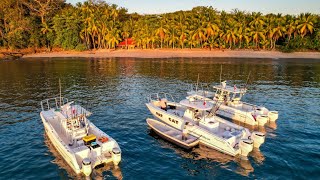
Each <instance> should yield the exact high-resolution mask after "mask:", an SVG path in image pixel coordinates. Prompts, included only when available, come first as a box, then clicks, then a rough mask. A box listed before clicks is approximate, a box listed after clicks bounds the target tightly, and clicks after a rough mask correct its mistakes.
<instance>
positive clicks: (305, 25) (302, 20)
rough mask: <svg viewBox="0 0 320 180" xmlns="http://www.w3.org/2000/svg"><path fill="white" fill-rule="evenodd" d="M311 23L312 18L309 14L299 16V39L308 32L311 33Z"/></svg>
mask: <svg viewBox="0 0 320 180" xmlns="http://www.w3.org/2000/svg"><path fill="white" fill-rule="evenodd" d="M313 21H314V18H313V16H312V15H311V14H310V13H306V14H300V15H299V17H298V20H297V24H298V26H297V29H298V30H299V33H300V35H301V37H302V38H303V37H304V36H305V35H306V34H307V33H308V32H309V33H311V34H312V33H313V28H314V27H313Z"/></svg>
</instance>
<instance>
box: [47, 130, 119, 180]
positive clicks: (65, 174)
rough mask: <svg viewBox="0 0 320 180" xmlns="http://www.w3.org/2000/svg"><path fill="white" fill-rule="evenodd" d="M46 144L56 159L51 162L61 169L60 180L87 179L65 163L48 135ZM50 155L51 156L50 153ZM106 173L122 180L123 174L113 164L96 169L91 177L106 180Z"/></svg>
mask: <svg viewBox="0 0 320 180" xmlns="http://www.w3.org/2000/svg"><path fill="white" fill-rule="evenodd" d="M44 143H45V145H46V146H47V147H48V149H49V151H50V153H52V155H53V157H54V159H53V160H52V161H51V162H52V163H54V164H57V165H58V167H59V176H60V179H86V177H85V176H83V175H82V174H76V173H75V172H74V171H73V170H72V168H71V167H70V166H68V164H67V163H66V162H65V160H64V159H63V158H62V157H61V155H60V154H59V152H58V151H57V150H56V149H55V147H54V146H53V145H52V143H51V142H50V140H49V139H48V136H47V134H44ZM48 155H50V154H49V153H48ZM106 171H109V172H110V171H111V174H112V176H113V177H114V178H116V179H119V180H122V172H121V169H120V167H117V168H115V167H114V165H113V164H112V163H110V164H106V165H104V166H103V167H100V168H96V169H94V170H93V172H92V174H91V175H90V176H91V178H92V179H105V178H107V177H105V176H104V172H106ZM107 176H109V175H107ZM109 178H110V177H109Z"/></svg>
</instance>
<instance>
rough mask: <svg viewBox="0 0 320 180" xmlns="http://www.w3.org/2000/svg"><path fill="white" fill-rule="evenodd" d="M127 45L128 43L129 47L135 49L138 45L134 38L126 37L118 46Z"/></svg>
mask: <svg viewBox="0 0 320 180" xmlns="http://www.w3.org/2000/svg"><path fill="white" fill-rule="evenodd" d="M126 41H127V42H126ZM126 45H128V48H129V49H133V48H134V47H135V46H136V44H135V42H134V40H133V39H132V38H128V39H125V40H124V41H122V42H120V43H119V44H118V45H117V46H118V47H121V48H125V47H126Z"/></svg>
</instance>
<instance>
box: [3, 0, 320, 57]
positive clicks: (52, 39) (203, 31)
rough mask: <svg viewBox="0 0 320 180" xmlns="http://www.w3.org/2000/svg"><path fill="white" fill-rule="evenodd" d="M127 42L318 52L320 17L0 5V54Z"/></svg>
mask: <svg viewBox="0 0 320 180" xmlns="http://www.w3.org/2000/svg"><path fill="white" fill-rule="evenodd" d="M129 38H130V39H133V41H134V42H135V45H136V47H135V48H140V49H155V48H173V49H175V48H181V49H183V48H190V49H192V48H204V49H210V50H211V49H254V50H259V49H264V50H274V49H276V50H280V51H284V52H291V51H319V50H320V16H319V14H310V13H302V14H299V15H284V14H262V13H260V12H245V11H241V10H238V9H234V10H233V11H232V12H225V11H218V10H217V9H215V8H214V7H203V6H200V7H194V8H193V9H191V10H188V11H177V12H173V13H165V14H148V15H141V14H137V13H132V14H129V13H128V11H127V9H126V8H124V7H118V6H117V5H115V4H108V3H106V2H104V1H94V0H89V1H85V2H83V3H77V4H76V5H71V4H68V3H66V2H65V1H64V0H38V1H31V0H1V1H0V47H1V48H6V49H24V48H33V49H38V48H46V49H47V50H51V49H52V48H62V49H64V50H79V51H82V50H90V49H114V48H116V47H117V45H118V44H119V43H120V42H122V41H127V39H129ZM125 48H126V47H125Z"/></svg>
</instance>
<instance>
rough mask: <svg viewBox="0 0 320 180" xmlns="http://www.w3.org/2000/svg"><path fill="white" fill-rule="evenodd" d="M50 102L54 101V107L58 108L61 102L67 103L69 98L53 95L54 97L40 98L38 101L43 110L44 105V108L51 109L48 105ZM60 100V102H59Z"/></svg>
mask: <svg viewBox="0 0 320 180" xmlns="http://www.w3.org/2000/svg"><path fill="white" fill-rule="evenodd" d="M52 102H54V104H55V108H56V109H59V108H60V106H62V105H63V104H66V103H68V102H69V100H68V98H64V97H61V98H60V97H55V98H49V99H45V100H42V101H41V102H40V104H41V109H42V111H44V110H45V107H44V105H45V106H46V110H50V109H52V108H53V107H51V106H50V103H52ZM60 102H61V104H60Z"/></svg>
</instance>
